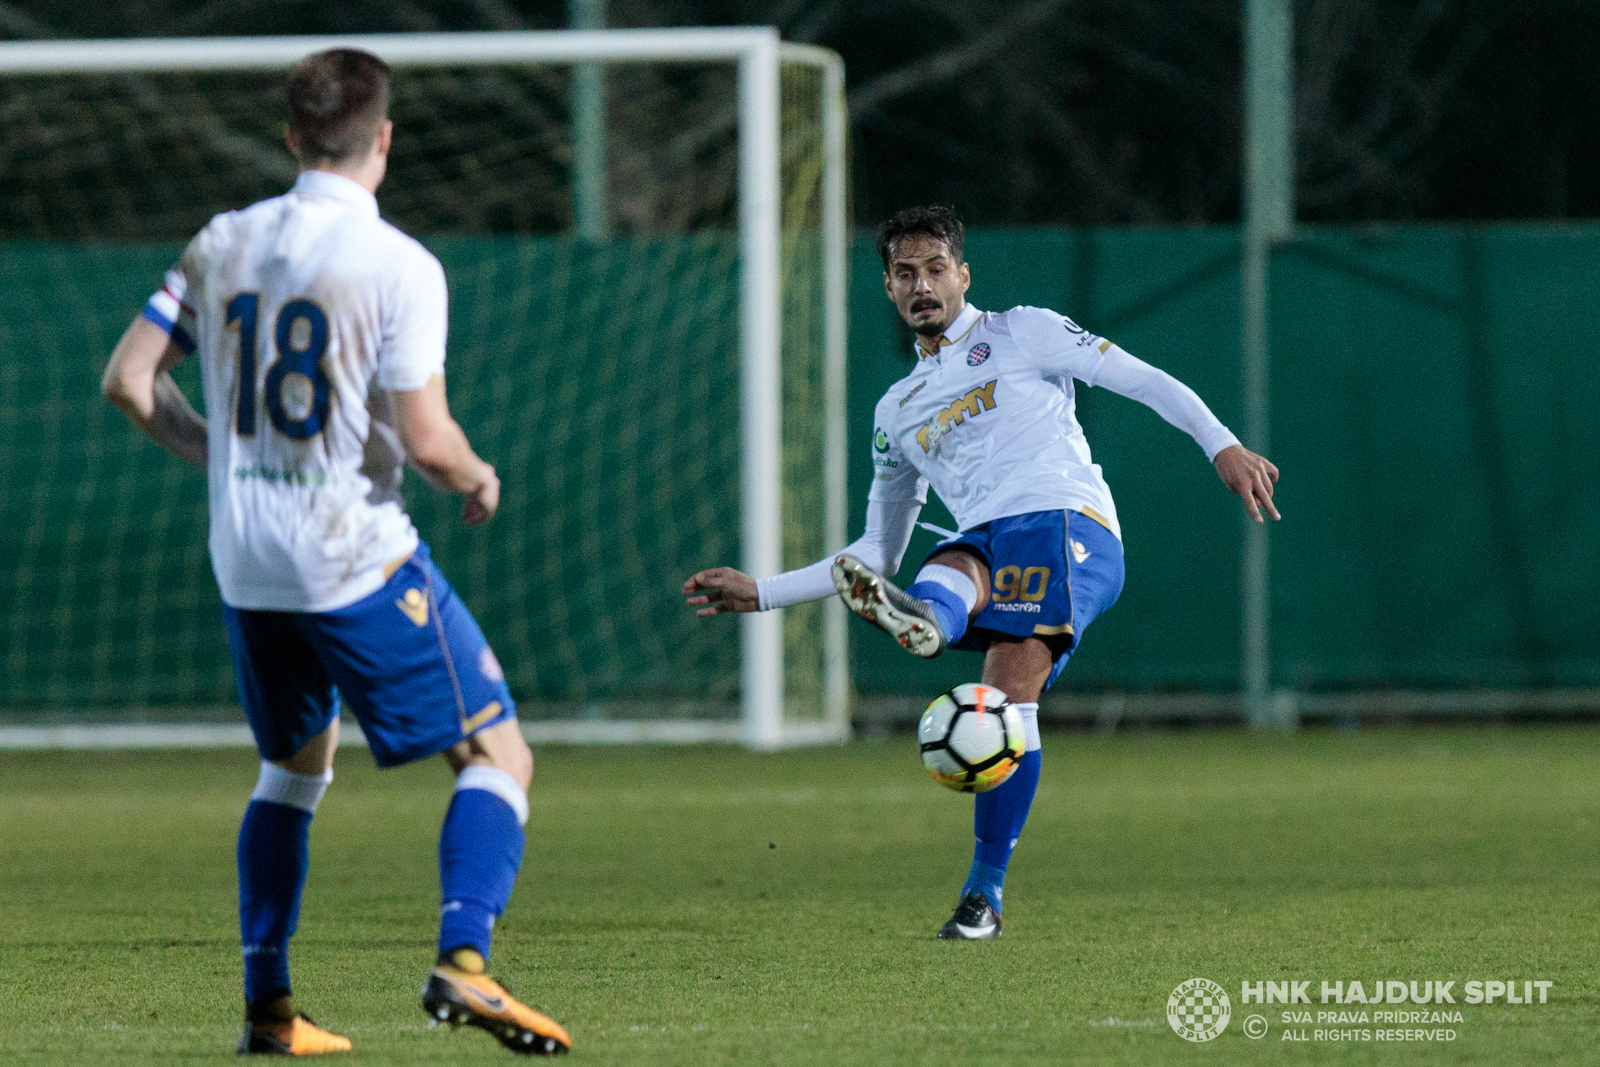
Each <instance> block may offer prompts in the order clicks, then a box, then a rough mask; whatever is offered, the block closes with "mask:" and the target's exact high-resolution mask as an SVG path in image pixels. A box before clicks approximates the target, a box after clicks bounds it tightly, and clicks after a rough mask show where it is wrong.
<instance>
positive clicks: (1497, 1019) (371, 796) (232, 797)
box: [0, 727, 1600, 1067]
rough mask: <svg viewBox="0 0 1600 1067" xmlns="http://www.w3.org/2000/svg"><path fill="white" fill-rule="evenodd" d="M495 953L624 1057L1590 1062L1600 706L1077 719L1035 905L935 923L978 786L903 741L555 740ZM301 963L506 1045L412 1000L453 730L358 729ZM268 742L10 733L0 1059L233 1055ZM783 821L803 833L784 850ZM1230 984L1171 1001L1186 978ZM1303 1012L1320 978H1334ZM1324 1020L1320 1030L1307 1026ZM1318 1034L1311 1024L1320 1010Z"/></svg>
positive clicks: (1056, 788) (368, 1034)
mask: <svg viewBox="0 0 1600 1067" xmlns="http://www.w3.org/2000/svg"><path fill="white" fill-rule="evenodd" d="M538 760H539V773H538V775H537V776H536V778H535V784H534V794H533V811H534V814H533V818H532V821H531V822H530V824H529V827H528V829H529V848H528V855H527V859H526V862H525V863H524V866H523V873H522V877H521V880H520V882H519V886H518V890H517V894H516V897H515V898H514V899H513V901H512V904H511V908H510V911H509V912H508V913H507V915H506V916H505V919H504V921H503V923H502V926H501V928H500V934H499V938H498V941H497V947H496V956H495V960H494V964H495V969H496V971H497V972H498V973H499V974H500V975H502V976H503V977H505V978H506V979H507V981H508V983H509V984H510V985H511V986H512V988H513V989H515V990H517V991H518V992H519V993H520V994H522V995H523V996H524V998H525V999H527V1000H528V1001H530V1002H531V1003H533V1004H535V1005H536V1006H538V1007H540V1008H542V1009H544V1010H545V1011H547V1012H549V1013H550V1014H552V1015H554V1016H555V1017H557V1018H559V1019H561V1020H562V1021H564V1022H565V1023H566V1024H567V1025H568V1026H569V1027H570V1028H571V1030H572V1032H573V1036H574V1040H575V1043H576V1052H575V1053H574V1057H573V1060H572V1061H571V1062H574V1063H576V1062H586V1063H597V1064H613V1063H614V1064H623V1063H626V1064H658V1063H659V1064H667V1063H672V1064H693V1065H697V1067H699V1065H716V1064H785V1065H787V1064H818V1065H822V1064H827V1065H840V1064H872V1065H879V1064H911V1063H919V1064H921V1063H925V1064H941V1065H942V1064H960V1063H1005V1064H1033V1063H1039V1064H1044V1063H1050V1064H1059V1063H1085V1064H1089V1063H1093V1064H1190V1063H1194V1064H1201V1063H1206V1064H1253V1063H1290V1064H1320V1063H1402V1064H1412V1063H1482V1064H1513V1063H1534V1062H1537V1063H1540V1064H1560V1063H1580V1062H1593V1056H1594V1054H1595V1052H1596V1050H1597V1049H1600V1002H1597V994H1600V952H1597V949H1600V938H1597V934H1596V918H1597V905H1600V866H1597V862H1596V861H1597V859H1600V848H1597V843H1596V838H1597V834H1600V775H1597V774H1596V768H1597V767H1600V732H1596V731H1594V730H1590V729H1583V728H1575V727H1574V728H1534V727H1529V728H1515V729H1502V728H1485V729H1467V728H1461V729H1443V728H1440V729H1427V730H1385V731H1373V732H1368V733H1363V734H1360V735H1356V736H1339V735H1334V734H1329V733H1321V732H1310V733H1305V734H1302V735H1299V736H1293V737H1277V736H1273V737H1266V736H1251V735H1247V734H1242V733H1233V732H1195V733H1176V734H1171V733H1168V734H1127V735H1119V736H1115V737H1095V736H1084V735H1067V734H1057V735H1048V736H1047V737H1046V741H1045V764H1044V779H1043V782H1042V784H1041V786H1040V789H1039V796H1038V800H1037V801H1036V803H1035V805H1034V814H1033V819H1032V821H1031V823H1030V825H1029V827H1028V832H1027V834H1026V836H1025V837H1024V838H1023V841H1022V844H1021V845H1020V846H1019V848H1018V850H1017V854H1016V858H1015V860H1014V861H1013V864H1012V874H1011V878H1010V881H1009V883H1008V885H1007V891H1006V892H1007V898H1006V899H1007V910H1006V926H1005V938H1004V939H1003V940H1001V941H999V942H995V943H985V944H945V943H940V942H937V941H935V940H933V938H932V933H933V930H934V929H935V927H936V926H937V925H938V923H939V922H940V921H942V920H943V919H944V918H945V917H946V915H948V913H949V908H950V906H951V905H952V903H953V897H954V892H955V890H956V888H957V886H958V884H959V881H960V879H961V877H962V875H963V874H964V872H965V870H966V865H967V862H968V860H969V858H970V852H969V850H970V818H971V816H970V801H968V800H966V799H964V798H961V797H958V796H957V795H955V794H952V793H947V792H945V791H943V790H941V789H938V788H937V787H936V786H934V785H933V784H931V783H930V782H929V781H927V780H926V779H925V778H924V777H923V776H922V774H921V772H920V771H919V770H918V769H917V766H916V757H915V754H914V752H913V750H912V745H911V744H910V742H909V740H908V739H906V738H899V739H895V740H892V741H890V742H889V743H887V744H857V745H853V746H850V747H847V748H843V749H833V750H825V751H809V752H795V753H786V754H782V755H775V756H761V755H754V754H749V753H745V752H742V751H738V750H733V749H722V748H704V749H687V750H685V749H670V748H656V749H642V748H628V749H579V748H551V749H545V750H542V751H540V752H539V753H538ZM338 774H339V777H338V780H337V781H336V782H335V783H334V785H333V788H332V790H331V791H330V793H329V795H328V799H327V801H326V802H325V804H324V806H323V808H322V812H321V813H320V814H319V815H318V818H317V823H316V826H315V828H314V830H313V834H312V873H311V880H310V885H309V887H308V889H307V892H306V899H305V907H304V913H303V916H302V920H301V925H300V933H299V935H298V937H297V938H296V939H295V942H294V952H293V957H292V959H293V966H294V973H295V978H296V982H297V989H298V993H299V997H300V1000H301V1003H302V1005H303V1006H304V1007H305V1008H307V1009H308V1010H309V1011H310V1012H311V1013H312V1014H314V1015H316V1016H317V1017H318V1018H319V1019H320V1020H321V1021H323V1022H325V1023H327V1024H329V1025H330V1026H332V1027H333V1028H335V1029H337V1030H339V1031H340V1032H343V1033H345V1034H348V1035H349V1036H350V1037H351V1038H352V1039H353V1040H354V1041H355V1043H356V1049H357V1052H356V1054H355V1056H354V1057H352V1058H351V1059H350V1060H349V1062H352V1063H354V1062H361V1063H452V1064H473V1063H491V1062H494V1063H504V1062H506V1059H507V1058H508V1056H509V1054H508V1053H506V1052H504V1051H503V1050H501V1049H500V1048H499V1047H498V1046H497V1045H495V1044H494V1043H493V1042H492V1041H491V1040H490V1039H489V1038H488V1037H486V1036H485V1035H483V1034H480V1033H477V1032H475V1031H464V1032H459V1033H451V1032H447V1031H433V1032H429V1031H427V1030H426V1029H425V1028H424V1022H425V1020H424V1019H423V1017H422V1015H421V1012H420V1011H419V1009H418V1007H417V993H418V989H419V987H420V983H421V979H422V975H423V970H424V968H425V966H426V964H427V963H428V961H429V959H430V958H431V949H432V942H431V935H432V931H433V926H434V921H435V909H436V906H437V887H436V881H435V877H436V875H435V868H434V844H435V840H434V837H435V833H436V830H437V826H438V823H439V820H440V818H441V816H442V814H443V810H444V805H445V803H446V801H447V798H448V789H449V777H448V773H447V771H446V770H445V768H444V767H443V765H442V763H439V762H438V761H432V762H430V763H428V764H425V765H423V766H417V767H410V768H405V769H402V770H398V771H388V772H383V773H379V772H377V771H375V770H373V769H372V767H371V764H370V762H369V760H368V758H367V756H366V754H365V753H364V752H360V751H351V752H347V753H345V754H344V755H343V756H342V757H341V762H340V763H339V767H338ZM254 777H255V761H254V759H253V758H252V756H251V755H250V754H249V753H246V752H204V753H156V754H142V753H116V754H44V755H16V754H6V755H0V915H3V916H4V922H3V923H0V1020H3V1021H0V1062H4V1063H29V1064H33V1063H63V1064H66V1063H71V1064H80V1063H86V1062H98V1063H117V1064H122V1063H146V1062H149V1063H155V1062H169V1061H173V1060H189V1061H193V1060H208V1061H215V1062H222V1061H223V1060H224V1059H225V1058H227V1057H228V1056H229V1055H230V1054H231V1051H232V1046H233V1042H234V1041H235V1040H236V1038H237V1029H236V1027H237V1018H238V1015H239V1011H240V1004H239V999H238V998H239V994H238V986H239V973H240V963H239V955H238V946H237V941H236V938H237V934H236V927H235V925H234V902H235V889H234V882H233V878H234V874H233V839H234V832H235V829H236V825H237V821H238V818H239V815H240V813H241V811H242V810H243V806H244V803H245V798H246V795H247V794H248V792H249V790H250V787H251V784H252V783H253V781H254ZM774 846H776V847H774ZM1195 976H1201V977H1206V978H1210V979H1213V980H1215V981H1217V982H1219V983H1220V984H1222V985H1223V986H1224V988H1225V989H1227V991H1228V993H1229V995H1230V996H1231V997H1232V998H1233V999H1234V1016H1233V1019H1234V1021H1233V1023H1232V1024H1231V1025H1230V1026H1229V1027H1228V1029H1227V1031H1226V1032H1225V1033H1224V1034H1223V1035H1222V1036H1221V1037H1220V1038H1218V1039H1217V1040H1215V1041H1213V1042H1211V1043H1209V1044H1207V1045H1190V1044H1188V1043H1187V1042H1184V1041H1182V1040H1180V1039H1179V1038H1178V1037H1177V1036H1175V1035H1174V1034H1173V1033H1172V1031H1171V1030H1170V1029H1169V1028H1168V1026H1167V1023H1166V1020H1165V1004H1166V998H1167V995H1168V993H1169V992H1170V991H1171V990H1172V989H1173V987H1174V986H1176V985H1177V984H1178V983H1179V982H1181V981H1183V980H1185V979H1188V978H1191V977H1195ZM1440 977H1442V978H1446V979H1451V978H1453V979H1456V980H1457V985H1456V991H1457V995H1458V996H1460V994H1461V991H1462V983H1464V982H1465V981H1466V980H1468V979H1473V978H1501V979H1510V978H1517V979H1523V978H1526V979H1547V980H1550V981H1553V982H1554V983H1555V986H1554V989H1553V991H1552V996H1551V1001H1550V1003H1548V1004H1545V1005H1542V1006H1541V1005H1537V1004H1536V1005H1531V1006H1528V1007H1514V1006H1513V1007H1509V1008H1507V1007H1503V1006H1501V1005H1495V1006H1493V1007H1483V1006H1477V1007H1474V1006H1468V1005H1461V1006H1460V1007H1459V1009H1458V1010H1460V1011H1461V1012H1462V1016H1463V1022H1462V1023H1460V1024H1459V1025H1456V1026H1454V1027H1453V1029H1455V1031H1456V1032H1457V1039H1456V1040H1455V1041H1454V1042H1451V1043H1447V1044H1409V1045H1394V1044H1379V1043H1353V1044H1326V1043H1322V1044H1317V1043H1311V1044H1305V1045H1297V1044H1286V1043H1284V1042H1282V1041H1281V1040H1280V1034H1281V1031H1282V1030H1283V1029H1284V1027H1283V1025H1282V1024H1281V1022H1280V1018H1279V1012H1280V1011H1281V1010H1282V1009H1281V1008H1278V1007H1276V1006H1274V1007H1273V1008H1272V1009H1271V1010H1269V1011H1263V1012H1262V1014H1264V1015H1266V1016H1267V1017H1268V1019H1269V1021H1270V1023H1271V1030H1270V1032H1269V1033H1268V1035H1267V1037H1266V1038H1265V1039H1263V1040H1260V1041H1252V1040H1249V1039H1247V1038H1246V1037H1244V1036H1243V1034H1242V1033H1241V1025H1242V1021H1243V1017H1244V1015H1245V1014H1247V1011H1258V1010H1260V1009H1256V1008H1254V1006H1251V1008H1250V1009H1243V1010H1242V1008H1241V1005H1240V1004H1239V996H1238V995H1239V984H1240V982H1241V981H1244V980H1251V981H1254V980H1259V979H1290V978H1295V979H1314V981H1313V983H1312V993H1313V996H1315V995H1316V994H1317V992H1318V989H1319V984H1318V983H1319V982H1320V980H1322V979H1328V980H1345V981H1348V980H1350V979H1361V980H1363V981H1364V982H1368V983H1370V982H1371V981H1372V980H1373V979H1407V980H1408V979H1413V978H1415V979H1418V980H1425V979H1431V978H1440ZM1316 1007H1317V1006H1316V1005H1313V1010H1315V1009H1316ZM1313 1028H1314V1027H1303V1029H1306V1030H1308V1031H1309V1030H1311V1029H1313ZM1308 1036H1309V1035H1308Z"/></svg>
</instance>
